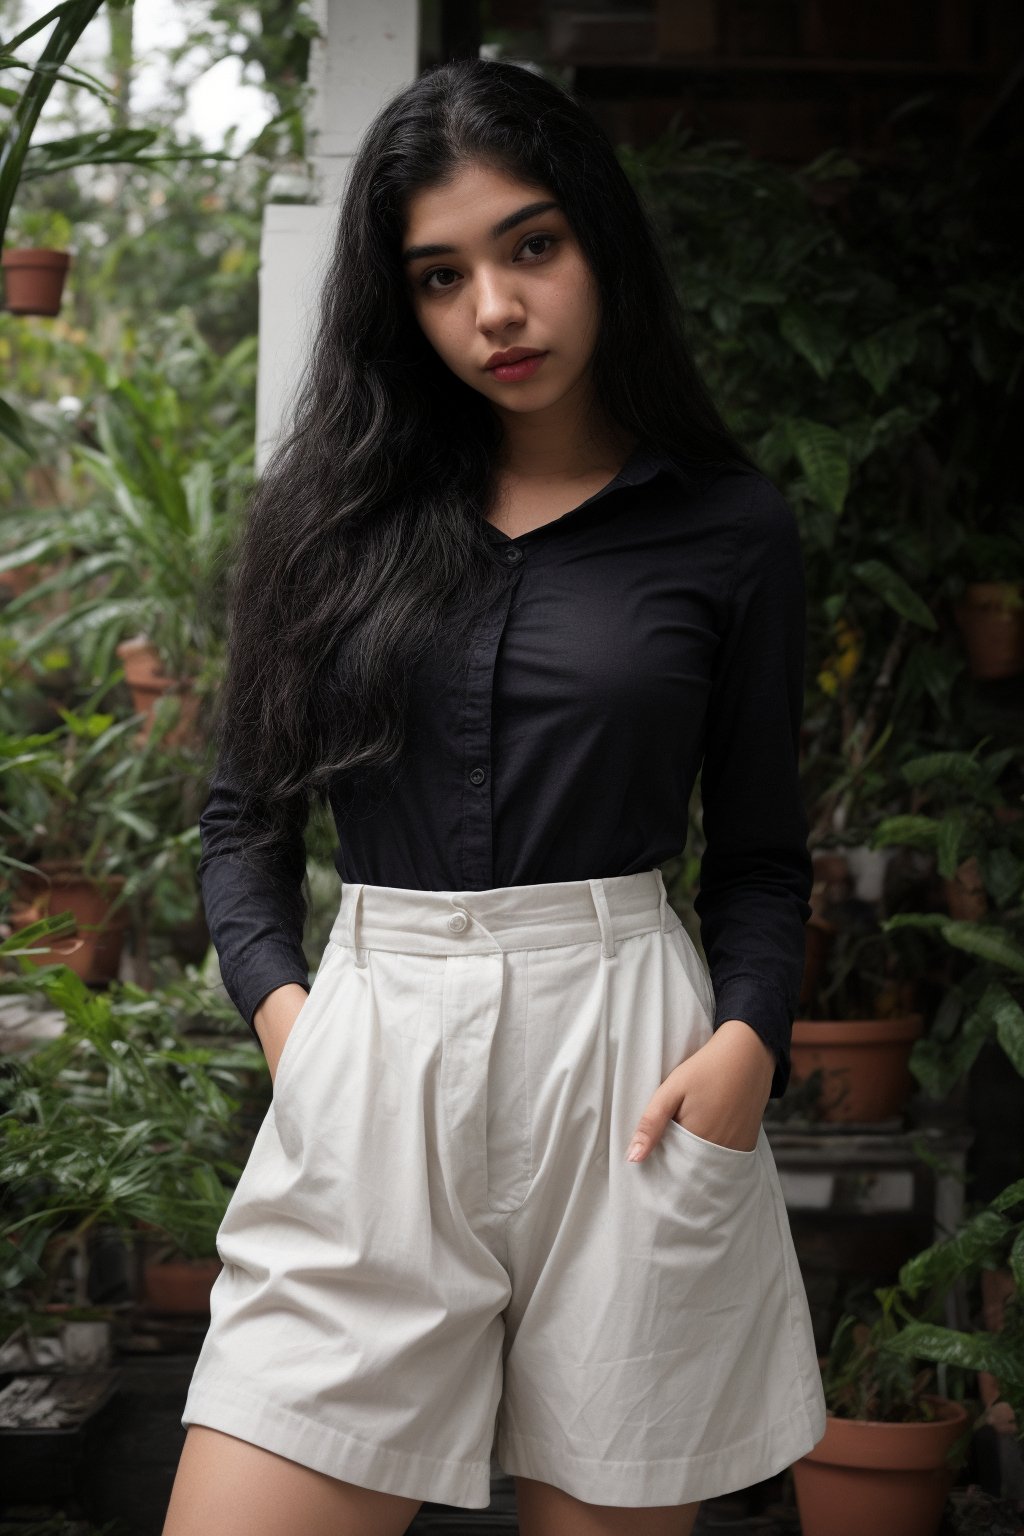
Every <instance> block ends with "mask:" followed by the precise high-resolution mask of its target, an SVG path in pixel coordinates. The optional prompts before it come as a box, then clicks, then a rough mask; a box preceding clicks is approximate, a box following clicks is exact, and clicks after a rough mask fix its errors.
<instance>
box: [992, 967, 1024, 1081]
mask: <svg viewBox="0 0 1024 1536" xmlns="http://www.w3.org/2000/svg"><path fill="white" fill-rule="evenodd" d="M989 990H990V991H992V992H994V993H995V994H996V996H995V999H994V1002H993V1008H992V1011H993V1015H994V1017H995V1023H996V1039H997V1040H998V1041H999V1044H1000V1045H1001V1046H1002V1048H1003V1050H1004V1051H1005V1052H1006V1054H1007V1056H1009V1058H1010V1060H1011V1061H1012V1062H1013V1065H1014V1066H1015V1067H1016V1069H1017V1071H1018V1072H1019V1073H1020V1075H1021V1077H1024V1009H1022V1008H1021V1006H1020V1004H1019V1003H1018V1002H1017V1001H1016V999H1015V998H1014V997H1013V996H1011V994H1010V993H1009V992H1008V991H1007V989H1006V988H1005V987H1004V986H1003V985H1002V984H1001V983H1000V982H998V981H994V982H992V984H991V986H990V988H989Z"/></svg>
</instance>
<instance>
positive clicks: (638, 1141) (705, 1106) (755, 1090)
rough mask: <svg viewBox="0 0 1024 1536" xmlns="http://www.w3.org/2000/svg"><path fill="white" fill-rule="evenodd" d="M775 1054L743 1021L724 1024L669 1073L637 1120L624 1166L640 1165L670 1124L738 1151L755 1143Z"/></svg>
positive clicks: (770, 1081) (773, 1070)
mask: <svg viewBox="0 0 1024 1536" xmlns="http://www.w3.org/2000/svg"><path fill="white" fill-rule="evenodd" d="M774 1073H775V1052H774V1051H772V1050H771V1049H770V1047H769V1046H767V1045H766V1044H765V1042H764V1041H763V1040H762V1039H761V1037H760V1035H758V1034H757V1033H756V1032H755V1031H754V1030H753V1029H752V1028H751V1027H750V1025H749V1024H747V1023H746V1022H745V1021H744V1020H743V1019H724V1020H723V1021H722V1023H721V1024H720V1025H719V1026H718V1028H717V1029H716V1030H715V1032H714V1034H713V1035H712V1036H711V1039H710V1040H706V1041H705V1042H704V1044H703V1045H702V1046H701V1047H700V1049H699V1050H697V1051H694V1053H693V1055H692V1056H688V1057H687V1058H686V1060H685V1061H683V1062H681V1063H680V1064H679V1066H678V1067H676V1068H675V1070H674V1071H672V1072H670V1073H669V1075H668V1077H666V1079H665V1081H664V1082H663V1083H661V1084H660V1085H659V1087H658V1088H657V1090H656V1092H655V1093H654V1095H653V1097H652V1098H651V1100H650V1102H649V1103H648V1105H647V1108H646V1109H645V1110H644V1112H643V1114H642V1115H641V1116H640V1119H639V1120H638V1121H637V1125H636V1130H635V1131H634V1133H633V1140H632V1141H631V1142H630V1145H629V1151H628V1153H627V1154H626V1161H627V1162H630V1163H640V1162H643V1160H644V1158H646V1157H647V1156H649V1154H650V1152H651V1149H652V1147H655V1146H657V1144H658V1142H659V1141H660V1140H661V1136H662V1132H663V1131H664V1129H665V1127H666V1125H667V1124H668V1122H669V1120H677V1121H678V1122H679V1124H680V1125H683V1126H685V1127H686V1129H687V1130H688V1131H693V1133H694V1135H695V1136H702V1137H703V1138H704V1140H705V1141H716V1142H718V1144H719V1145H720V1146H723V1147H732V1148H733V1149H734V1150H735V1151H737V1152H752V1151H753V1149H754V1147H755V1146H756V1144H757V1136H758V1132H759V1130H760V1126H761V1117H762V1116H763V1114H764V1109H765V1105H766V1104H767V1102H768V1095H769V1093H770V1092H771V1086H772V1077H773V1076H774Z"/></svg>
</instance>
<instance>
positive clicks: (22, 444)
mask: <svg viewBox="0 0 1024 1536" xmlns="http://www.w3.org/2000/svg"><path fill="white" fill-rule="evenodd" d="M0 433H2V434H3V436H4V437H6V438H7V439H8V440H9V441H10V442H12V443H14V445H15V447H17V448H20V449H21V451H22V453H28V454H31V453H32V451H33V450H32V445H31V444H30V442H29V440H28V438H27V437H26V435H25V428H24V425H23V423H22V419H21V417H20V416H19V415H18V413H17V411H16V410H15V409H14V407H13V405H8V403H7V401H6V400H4V399H3V398H2V396H0Z"/></svg>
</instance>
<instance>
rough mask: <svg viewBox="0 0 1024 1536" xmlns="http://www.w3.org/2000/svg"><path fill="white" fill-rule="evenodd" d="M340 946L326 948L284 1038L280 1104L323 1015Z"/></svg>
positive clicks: (277, 1075) (276, 1090)
mask: <svg viewBox="0 0 1024 1536" xmlns="http://www.w3.org/2000/svg"><path fill="white" fill-rule="evenodd" d="M336 948H337V946H336V945H334V943H333V942H332V941H330V940H328V944H327V949H326V950H325V951H324V955H323V958H322V959H321V961H320V966H319V969H318V970H317V973H316V975H315V976H314V977H313V981H312V984H311V986H310V989H309V992H308V993H307V994H306V1001H305V1002H304V1003H303V1004H302V1007H301V1008H300V1009H299V1011H298V1013H297V1014H296V1015H295V1020H294V1022H293V1024H292V1027H291V1029H290V1030H289V1031H288V1034H287V1035H286V1037H285V1042H284V1045H283V1046H282V1047H281V1054H280V1056H279V1057H278V1059H277V1068H276V1070H275V1072H274V1081H273V1090H272V1091H273V1097H274V1100H275V1102H280V1098H281V1093H282V1091H283V1089H284V1088H285V1087H286V1085H287V1081H288V1080H289V1079H290V1078H291V1076H292V1074H293V1071H294V1065H295V1061H296V1058H297V1057H298V1055H299V1053H300V1051H301V1050H302V1047H303V1044H304V1043H305V1040H306V1036H307V1035H308V1034H309V1033H310V1031H311V1030H312V1029H313V1027H314V1026H315V1023H316V1020H317V1019H318V1018H320V1017H322V1015H323V1011H324V1010H323V992H324V988H325V986H326V984H327V971H328V970H329V968H330V960H331V958H332V954H333V953H334V952H335V950H336Z"/></svg>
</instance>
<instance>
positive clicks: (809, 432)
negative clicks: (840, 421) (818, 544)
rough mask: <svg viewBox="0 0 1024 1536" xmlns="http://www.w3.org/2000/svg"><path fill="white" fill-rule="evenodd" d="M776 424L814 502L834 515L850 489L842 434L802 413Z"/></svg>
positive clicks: (841, 508)
mask: <svg viewBox="0 0 1024 1536" xmlns="http://www.w3.org/2000/svg"><path fill="white" fill-rule="evenodd" d="M780 425H781V426H782V427H783V429H784V431H785V435H786V439H787V441H788V443H789V446H790V450H791V452H792V453H794V454H795V455H796V457H797V459H798V460H799V463H800V467H801V469H802V470H803V472H804V474H805V475H806V476H807V483H808V485H809V486H810V489H811V494H812V495H813V497H814V499H815V501H817V502H819V503H820V505H821V506H823V507H824V508H825V509H826V511H829V512H833V513H835V514H836V515H837V516H838V515H839V513H840V512H842V510H843V505H844V503H845V501H846V494H847V491H848V490H849V488H850V461H849V457H848V455H847V451H846V443H845V442H844V440H843V438H842V436H841V435H840V433H838V432H837V431H836V430H835V428H834V427H829V426H826V425H825V424H824V422H820V421H810V420H808V419H807V418H806V417H802V416H797V417H792V416H791V417H787V418H785V419H784V421H783V422H782V423H780Z"/></svg>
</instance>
